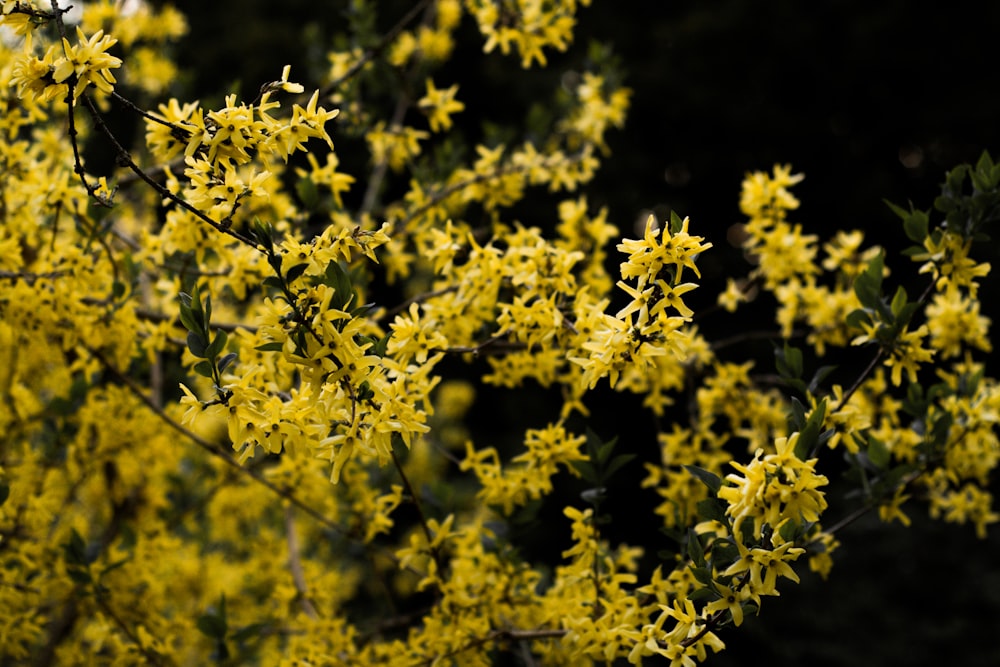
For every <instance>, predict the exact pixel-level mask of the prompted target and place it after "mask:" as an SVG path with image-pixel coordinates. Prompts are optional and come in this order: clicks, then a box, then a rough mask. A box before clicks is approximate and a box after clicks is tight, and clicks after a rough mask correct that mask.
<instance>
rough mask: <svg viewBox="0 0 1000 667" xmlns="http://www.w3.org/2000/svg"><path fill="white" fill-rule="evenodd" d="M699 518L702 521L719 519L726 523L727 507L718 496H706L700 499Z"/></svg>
mask: <svg viewBox="0 0 1000 667" xmlns="http://www.w3.org/2000/svg"><path fill="white" fill-rule="evenodd" d="M697 507H698V518H699V519H701V520H702V521H718V522H720V523H725V521H726V508H725V506H724V505H723V504H722V503H721V502H720V501H719V499H718V498H706V499H705V500H699V501H698V505H697Z"/></svg>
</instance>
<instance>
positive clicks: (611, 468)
mask: <svg viewBox="0 0 1000 667" xmlns="http://www.w3.org/2000/svg"><path fill="white" fill-rule="evenodd" d="M634 458H635V454H619V455H618V456H616V457H614V458H613V459H611V461H610V462H609V463H608V467H607V468H605V469H604V478H605V479H607V478H609V477H611V476H612V475H613V474H615V472H617V471H618V469H619V468H621V467H622V466H623V465H625V464H626V463H628V462H629V461H631V460H632V459H634Z"/></svg>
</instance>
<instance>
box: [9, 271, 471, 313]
mask: <svg viewBox="0 0 1000 667" xmlns="http://www.w3.org/2000/svg"><path fill="white" fill-rule="evenodd" d="M0 275H2V274H0ZM456 291H458V285H449V286H448V287H442V288H441V289H436V290H431V291H429V292H423V293H422V294H418V295H416V296H413V297H410V298H409V299H407V300H406V301H403V302H402V303H400V304H399V305H398V306H395V307H393V308H390V309H389V310H387V311H385V312H384V313H382V316H381V317H379V321H380V322H385V321H386V320H388V319H389V318H392V317H395V316H396V315H399V314H400V313H402V312H405V311H407V310H408V309H409V308H410V305H411V304H414V303H423V302H424V301H429V300H430V299H433V298H434V297H437V296H443V295H445V294H450V293H452V292H456Z"/></svg>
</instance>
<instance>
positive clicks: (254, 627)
mask: <svg viewBox="0 0 1000 667" xmlns="http://www.w3.org/2000/svg"><path fill="white" fill-rule="evenodd" d="M269 627H270V624H269V623H251V624H250V625H247V626H245V627H242V628H240V629H239V630H237V631H236V632H234V633H233V634H232V637H231V639H232V640H233V641H234V642H237V643H240V642H244V641H246V640H248V639H253V638H254V637H257V636H260V635H262V634H263V633H264V631H265V630H267V628H269Z"/></svg>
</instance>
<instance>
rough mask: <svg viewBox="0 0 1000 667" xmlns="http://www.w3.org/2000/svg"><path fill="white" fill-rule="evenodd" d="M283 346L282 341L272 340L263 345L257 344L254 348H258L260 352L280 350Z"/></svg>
mask: <svg viewBox="0 0 1000 667" xmlns="http://www.w3.org/2000/svg"><path fill="white" fill-rule="evenodd" d="M284 348H285V344H284V343H279V342H278V341H274V342H272V343H264V344H263V345H258V346H257V347H255V348H254V349H255V350H260V351H261V352H281V351H282V350H283V349H284Z"/></svg>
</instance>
